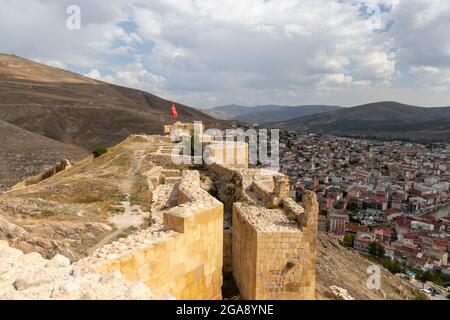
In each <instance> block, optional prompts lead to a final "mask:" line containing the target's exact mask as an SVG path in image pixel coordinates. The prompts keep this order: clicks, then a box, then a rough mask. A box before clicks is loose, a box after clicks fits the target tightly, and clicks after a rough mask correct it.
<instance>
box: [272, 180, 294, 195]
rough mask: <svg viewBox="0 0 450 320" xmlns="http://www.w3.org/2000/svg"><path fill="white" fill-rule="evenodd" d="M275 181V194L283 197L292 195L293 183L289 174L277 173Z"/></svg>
mask: <svg viewBox="0 0 450 320" xmlns="http://www.w3.org/2000/svg"><path fill="white" fill-rule="evenodd" d="M273 181H274V184H275V189H274V194H275V196H276V197H278V198H281V199H283V198H288V197H290V196H291V184H290V182H289V178H288V177H287V176H284V175H275V176H274V177H273Z"/></svg>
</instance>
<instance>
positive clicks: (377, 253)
mask: <svg viewBox="0 0 450 320" xmlns="http://www.w3.org/2000/svg"><path fill="white" fill-rule="evenodd" d="M369 254H370V255H371V256H373V257H376V258H383V257H384V255H385V254H386V251H385V250H384V247H383V246H382V245H381V244H380V243H378V242H376V241H374V242H372V243H371V244H370V245H369Z"/></svg>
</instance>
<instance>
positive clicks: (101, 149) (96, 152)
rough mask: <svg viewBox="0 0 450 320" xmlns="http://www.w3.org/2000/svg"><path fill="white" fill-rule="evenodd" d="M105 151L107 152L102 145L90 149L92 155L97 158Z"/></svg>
mask: <svg viewBox="0 0 450 320" xmlns="http://www.w3.org/2000/svg"><path fill="white" fill-rule="evenodd" d="M107 152H108V149H106V148H104V147H97V148H95V149H94V151H92V154H93V155H94V158H98V157H100V156H102V155H104V154H105V153H107Z"/></svg>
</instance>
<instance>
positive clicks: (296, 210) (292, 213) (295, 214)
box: [283, 198, 305, 225]
mask: <svg viewBox="0 0 450 320" xmlns="http://www.w3.org/2000/svg"><path fill="white" fill-rule="evenodd" d="M283 209H284V211H285V212H286V215H287V216H288V217H289V218H290V219H295V220H297V221H299V219H300V217H301V215H302V214H303V213H304V211H305V210H304V209H303V207H302V206H300V205H299V204H297V203H296V202H295V201H294V200H293V199H292V198H284V199H283ZM300 225H301V224H300Z"/></svg>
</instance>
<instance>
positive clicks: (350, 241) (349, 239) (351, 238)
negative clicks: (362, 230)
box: [342, 233, 356, 248]
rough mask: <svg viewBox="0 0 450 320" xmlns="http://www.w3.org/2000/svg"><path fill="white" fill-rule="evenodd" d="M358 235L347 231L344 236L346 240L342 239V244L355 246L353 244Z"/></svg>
mask: <svg viewBox="0 0 450 320" xmlns="http://www.w3.org/2000/svg"><path fill="white" fill-rule="evenodd" d="M355 238H356V235H354V234H353V233H346V234H345V236H344V240H342V244H343V245H344V247H349V248H350V247H353V244H354V242H355Z"/></svg>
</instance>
